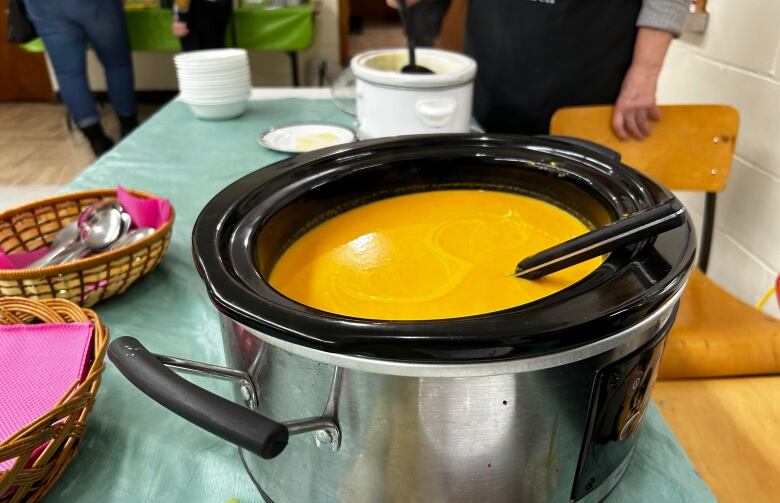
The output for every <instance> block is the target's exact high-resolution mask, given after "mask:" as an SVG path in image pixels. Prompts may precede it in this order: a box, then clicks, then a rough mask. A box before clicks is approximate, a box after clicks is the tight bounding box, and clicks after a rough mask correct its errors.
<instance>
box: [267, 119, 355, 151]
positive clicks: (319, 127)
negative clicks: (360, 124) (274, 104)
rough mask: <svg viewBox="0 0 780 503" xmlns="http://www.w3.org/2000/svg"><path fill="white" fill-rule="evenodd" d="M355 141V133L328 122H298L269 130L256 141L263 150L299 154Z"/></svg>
mask: <svg viewBox="0 0 780 503" xmlns="http://www.w3.org/2000/svg"><path fill="white" fill-rule="evenodd" d="M355 140H357V136H356V135H355V132H354V131H353V130H351V129H349V128H348V127H346V126H342V125H340V124H333V123H329V122H300V123H295V124H286V125H283V126H278V127H275V128H271V129H269V130H268V131H265V132H263V133H262V134H260V137H259V138H258V139H257V141H258V142H259V143H260V145H262V146H264V147H265V148H268V149H271V150H276V151H278V152H286V153H289V154H300V153H303V152H311V151H312V150H317V149H320V148H325V147H332V146H334V145H341V144H342V143H350V142H353V141H355Z"/></svg>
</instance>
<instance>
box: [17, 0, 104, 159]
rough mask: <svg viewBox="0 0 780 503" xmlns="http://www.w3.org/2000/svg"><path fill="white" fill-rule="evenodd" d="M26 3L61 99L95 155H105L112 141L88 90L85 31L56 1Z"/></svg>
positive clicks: (44, 0) (34, 0)
mask: <svg viewBox="0 0 780 503" xmlns="http://www.w3.org/2000/svg"><path fill="white" fill-rule="evenodd" d="M26 6H27V11H28V15H29V16H30V19H31V20H32V22H33V24H34V25H35V29H36V31H37V32H38V34H39V35H40V36H41V38H42V39H43V42H44V44H45V45H46V52H47V53H48V55H49V60H50V61H51V65H52V67H53V69H54V74H55V75H56V77H57V82H58V84H59V90H60V96H61V97H62V101H63V102H64V103H65V106H67V107H68V111H69V112H70V115H71V116H72V117H73V121H74V122H75V123H76V125H78V126H79V128H81V130H82V131H83V132H84V134H85V135H86V136H87V139H88V140H89V143H90V145H91V147H92V150H93V151H94V152H95V154H96V155H100V154H102V153H103V152H105V151H106V150H108V149H109V148H111V146H112V145H113V142H111V140H110V139H109V138H108V137H107V136H106V135H105V133H104V132H103V129H102V128H101V126H100V113H99V112H98V110H97V107H96V106H95V100H94V99H93V98H92V92H91V91H90V89H89V82H88V81H87V68H86V37H85V34H84V32H83V31H82V29H81V28H80V27H79V26H78V25H77V24H75V23H73V22H71V21H69V20H68V19H67V17H66V15H65V13H64V12H63V11H62V10H61V9H60V4H59V2H57V1H56V0H55V1H50V0H27V1H26Z"/></svg>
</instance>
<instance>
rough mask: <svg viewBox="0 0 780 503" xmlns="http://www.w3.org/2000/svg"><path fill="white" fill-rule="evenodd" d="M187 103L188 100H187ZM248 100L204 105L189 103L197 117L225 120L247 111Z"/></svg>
mask: <svg viewBox="0 0 780 503" xmlns="http://www.w3.org/2000/svg"><path fill="white" fill-rule="evenodd" d="M185 103H186V102H185ZM247 103H248V100H242V101H237V102H235V103H222V104H219V105H202V104H197V103H187V105H189V107H190V110H192V113H193V114H195V117H197V118H199V119H204V120H225V119H232V118H234V117H238V116H239V115H241V114H243V113H244V112H245V111H246V107H247Z"/></svg>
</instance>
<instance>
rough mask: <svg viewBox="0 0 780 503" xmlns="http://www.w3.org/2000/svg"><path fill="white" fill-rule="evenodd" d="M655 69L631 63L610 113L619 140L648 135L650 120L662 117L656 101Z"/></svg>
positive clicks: (642, 137)
mask: <svg viewBox="0 0 780 503" xmlns="http://www.w3.org/2000/svg"><path fill="white" fill-rule="evenodd" d="M657 82H658V72H657V71H655V70H654V69H648V68H644V67H642V66H634V65H632V66H631V67H630V68H629V69H628V72H626V76H625V77H624V78H623V85H622V86H621V88H620V94H619V95H618V98H617V101H616V102H615V111H614V113H613V114H612V129H613V130H614V131H615V134H616V135H618V137H619V138H620V139H622V140H628V139H629V138H635V139H637V140H642V139H644V138H646V137H647V136H649V135H650V131H651V129H652V128H651V126H650V121H657V120H659V119H660V118H661V112H660V111H659V110H658V106H657V105H656V103H655V89H656V83H657Z"/></svg>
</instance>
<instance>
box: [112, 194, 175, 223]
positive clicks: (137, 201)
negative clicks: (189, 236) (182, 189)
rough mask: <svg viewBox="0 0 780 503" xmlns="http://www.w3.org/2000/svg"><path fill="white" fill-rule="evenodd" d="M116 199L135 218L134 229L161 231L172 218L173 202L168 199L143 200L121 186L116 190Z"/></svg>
mask: <svg viewBox="0 0 780 503" xmlns="http://www.w3.org/2000/svg"><path fill="white" fill-rule="evenodd" d="M116 199H117V201H119V204H121V205H122V207H123V208H124V209H125V211H126V212H128V213H130V216H131V217H133V226H134V227H153V228H155V229H159V228H160V227H162V226H163V225H164V224H165V222H167V221H168V219H170V218H171V202H170V201H169V200H168V199H163V198H157V197H153V198H150V199H141V198H140V197H135V196H134V195H132V194H130V193H129V192H128V191H127V190H125V188H124V187H122V186H121V185H120V186H119V187H117V188H116Z"/></svg>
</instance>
